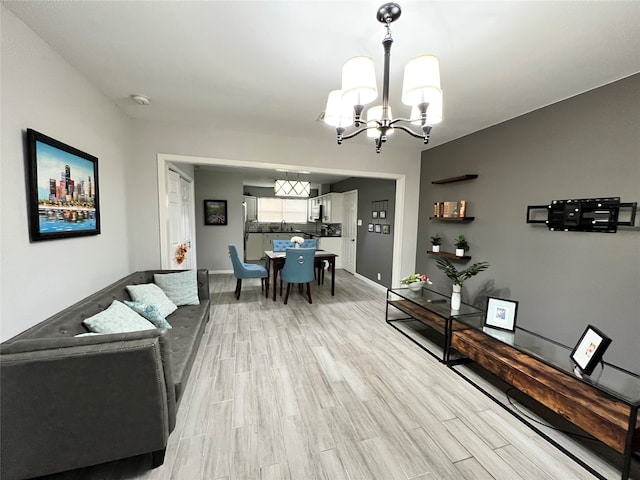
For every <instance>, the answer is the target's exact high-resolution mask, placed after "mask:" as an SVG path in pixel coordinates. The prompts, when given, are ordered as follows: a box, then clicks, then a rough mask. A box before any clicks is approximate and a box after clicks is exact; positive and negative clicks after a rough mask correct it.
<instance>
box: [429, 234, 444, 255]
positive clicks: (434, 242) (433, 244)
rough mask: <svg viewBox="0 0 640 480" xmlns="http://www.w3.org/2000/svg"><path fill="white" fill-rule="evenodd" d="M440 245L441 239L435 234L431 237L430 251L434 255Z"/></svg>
mask: <svg viewBox="0 0 640 480" xmlns="http://www.w3.org/2000/svg"><path fill="white" fill-rule="evenodd" d="M440 245H442V238H441V237H440V236H438V234H437V233H436V234H435V235H434V236H433V237H431V251H432V252H434V253H435V252H439V251H440Z"/></svg>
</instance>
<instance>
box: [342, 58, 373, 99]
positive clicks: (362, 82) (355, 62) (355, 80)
mask: <svg viewBox="0 0 640 480" xmlns="http://www.w3.org/2000/svg"><path fill="white" fill-rule="evenodd" d="M377 97H378V86H377V84H376V72H375V69H374V66H373V60H372V59H371V58H370V57H352V58H350V59H349V60H347V61H346V62H344V65H342V100H343V101H344V102H345V103H346V104H347V105H366V104H367V103H371V102H373V101H374V100H375V99H376V98H377Z"/></svg>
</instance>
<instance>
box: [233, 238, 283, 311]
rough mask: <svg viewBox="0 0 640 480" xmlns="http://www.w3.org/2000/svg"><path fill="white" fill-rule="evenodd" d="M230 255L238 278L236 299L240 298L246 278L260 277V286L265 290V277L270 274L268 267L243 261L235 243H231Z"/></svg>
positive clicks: (234, 272)
mask: <svg viewBox="0 0 640 480" xmlns="http://www.w3.org/2000/svg"><path fill="white" fill-rule="evenodd" d="M229 256H230V257H231V263H232V264H233V275H234V276H235V277H236V278H237V279H238V281H237V282H236V291H235V292H234V296H235V297H236V300H240V289H241V288H242V280H243V279H244V278H259V279H260V286H261V288H262V290H264V279H265V278H267V275H268V273H267V269H266V268H264V267H263V266H262V265H255V264H253V263H244V262H242V261H241V260H240V256H239V255H238V250H237V249H236V246H235V245H229ZM274 288H275V286H274Z"/></svg>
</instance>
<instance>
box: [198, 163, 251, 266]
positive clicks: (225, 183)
mask: <svg viewBox="0 0 640 480" xmlns="http://www.w3.org/2000/svg"><path fill="white" fill-rule="evenodd" d="M242 177H243V175H242V174H241V173H237V174H236V173H219V172H207V171H206V170H201V169H196V170H195V180H194V181H195V202H196V204H195V215H196V248H197V252H198V260H197V261H198V268H206V269H208V270H210V271H231V270H233V267H232V265H231V259H230V258H229V248H228V246H229V244H235V246H236V248H237V249H238V254H239V255H240V258H244V240H243V234H244V233H243V232H244V218H243V211H242V202H243V195H242ZM205 200H226V201H227V225H205V224H204V201H205Z"/></svg>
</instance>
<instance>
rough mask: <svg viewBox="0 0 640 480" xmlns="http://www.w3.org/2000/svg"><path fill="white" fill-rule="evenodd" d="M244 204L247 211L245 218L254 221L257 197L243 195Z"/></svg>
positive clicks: (256, 218)
mask: <svg viewBox="0 0 640 480" xmlns="http://www.w3.org/2000/svg"><path fill="white" fill-rule="evenodd" d="M244 204H245V208H246V212H247V218H246V219H247V220H248V221H250V222H255V221H257V220H258V197H244Z"/></svg>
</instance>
